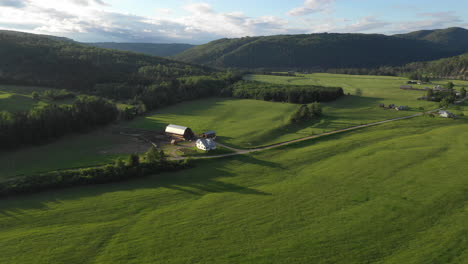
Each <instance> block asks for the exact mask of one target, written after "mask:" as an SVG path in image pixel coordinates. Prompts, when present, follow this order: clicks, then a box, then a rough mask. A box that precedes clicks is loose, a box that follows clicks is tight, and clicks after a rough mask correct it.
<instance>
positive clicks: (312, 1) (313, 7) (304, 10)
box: [288, 0, 335, 16]
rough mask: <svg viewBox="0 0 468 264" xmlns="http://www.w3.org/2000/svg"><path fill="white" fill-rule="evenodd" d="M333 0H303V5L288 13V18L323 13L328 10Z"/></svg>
mask: <svg viewBox="0 0 468 264" xmlns="http://www.w3.org/2000/svg"><path fill="white" fill-rule="evenodd" d="M334 2H335V0H305V1H304V5H303V6H301V7H296V8H294V9H291V10H290V11H289V12H288V15H290V16H304V15H309V14H312V13H317V12H324V11H327V10H328V9H329V8H330V5H331V4H332V3H334Z"/></svg>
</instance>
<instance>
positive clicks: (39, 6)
mask: <svg viewBox="0 0 468 264" xmlns="http://www.w3.org/2000/svg"><path fill="white" fill-rule="evenodd" d="M0 1H2V2H0V3H3V4H4V5H3V6H2V5H0V28H3V29H11V30H21V31H27V32H32V33H41V34H53V35H59V36H65V37H70V38H73V39H76V40H78V41H88V42H91V41H93V42H94V41H116V42H161V43H167V42H188V43H196V44H198V43H204V42H208V41H211V40H214V39H218V38H224V37H232V38H234V37H244V36H256V35H274V34H299V33H318V32H366V33H390V32H391V33H400V32H408V31H412V30H419V29H427V28H442V27H448V26H463V25H465V26H466V22H464V21H463V20H462V19H461V18H460V17H459V16H457V15H456V14H455V13H452V12H439V13H420V14H417V16H416V17H417V18H419V19H415V20H414V21H403V22H397V23H389V22H388V21H383V20H380V19H378V18H376V17H372V16H368V17H363V18H361V19H358V20H353V21H351V20H348V19H343V18H333V17H321V16H319V17H318V18H316V17H307V16H305V17H297V18H290V19H288V20H286V19H283V18H279V17H276V16H258V17H252V16H248V15H246V14H244V13H242V12H217V11H216V10H215V9H214V8H213V7H212V6H210V5H209V4H207V3H190V4H189V5H187V6H185V7H183V9H184V10H186V14H185V15H184V16H180V17H172V16H171V17H169V16H164V15H161V13H164V12H166V11H167V12H166V13H168V12H169V11H171V10H156V12H159V15H158V14H156V13H155V15H154V16H151V17H147V16H138V15H132V14H127V13H121V12H111V11H109V9H108V7H107V6H106V5H102V3H104V2H102V1H98V0H85V1H84V2H82V0H78V2H77V0H63V1H54V4H53V5H51V4H50V3H51V1H52V0H27V1H23V2H22V3H23V4H24V5H16V6H11V5H9V6H5V3H7V2H6V1H5V0H0ZM332 2H333V0H322V1H306V2H305V4H306V5H305V8H309V9H311V10H316V11H317V10H322V11H324V10H326V8H328V7H327V5H330V4H331V3H332ZM8 3H9V4H10V2H8ZM15 3H17V2H15ZM50 6H54V8H50ZM322 11H320V12H322Z"/></svg>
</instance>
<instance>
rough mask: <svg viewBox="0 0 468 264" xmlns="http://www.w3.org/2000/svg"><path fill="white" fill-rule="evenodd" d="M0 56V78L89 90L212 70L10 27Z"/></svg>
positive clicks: (1, 38)
mask: <svg viewBox="0 0 468 264" xmlns="http://www.w3.org/2000/svg"><path fill="white" fill-rule="evenodd" d="M0 58H1V59H0V82H3V83H6V82H8V83H19V84H34V85H43V86H52V87H60V88H65V89H73V90H91V89H93V88H94V87H95V85H96V84H101V83H137V84H139V85H145V84H151V83H154V82H163V81H171V80H174V79H175V78H178V77H185V76H192V75H203V74H207V73H209V72H211V71H212V70H211V69H209V68H207V67H202V66H195V65H191V64H188V63H183V62H176V61H173V60H169V59H165V58H160V57H155V56H148V55H143V54H137V53H132V52H123V51H116V50H110V49H102V48H96V47H90V46H86V45H82V44H79V43H76V42H73V41H71V40H68V39H62V38H54V37H50V36H44V35H35V34H28V33H20V32H12V31H0Z"/></svg>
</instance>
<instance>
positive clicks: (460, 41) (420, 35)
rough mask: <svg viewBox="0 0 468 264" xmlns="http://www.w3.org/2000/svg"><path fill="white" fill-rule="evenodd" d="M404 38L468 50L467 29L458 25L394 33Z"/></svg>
mask: <svg viewBox="0 0 468 264" xmlns="http://www.w3.org/2000/svg"><path fill="white" fill-rule="evenodd" d="M395 36H397V37H401V38H406V39H416V40H426V41H429V42H432V43H437V44H441V45H445V46H447V47H451V48H454V49H458V50H463V51H465V52H468V30H467V29H464V28H459V27H452V28H447V29H435V30H420V31H415V32H411V33H408V34H399V35H395Z"/></svg>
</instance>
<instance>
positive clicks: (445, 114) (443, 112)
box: [439, 110, 454, 118]
mask: <svg viewBox="0 0 468 264" xmlns="http://www.w3.org/2000/svg"><path fill="white" fill-rule="evenodd" d="M439 116H440V117H445V118H453V117H454V114H452V113H450V112H449V111H446V110H440V111H439Z"/></svg>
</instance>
